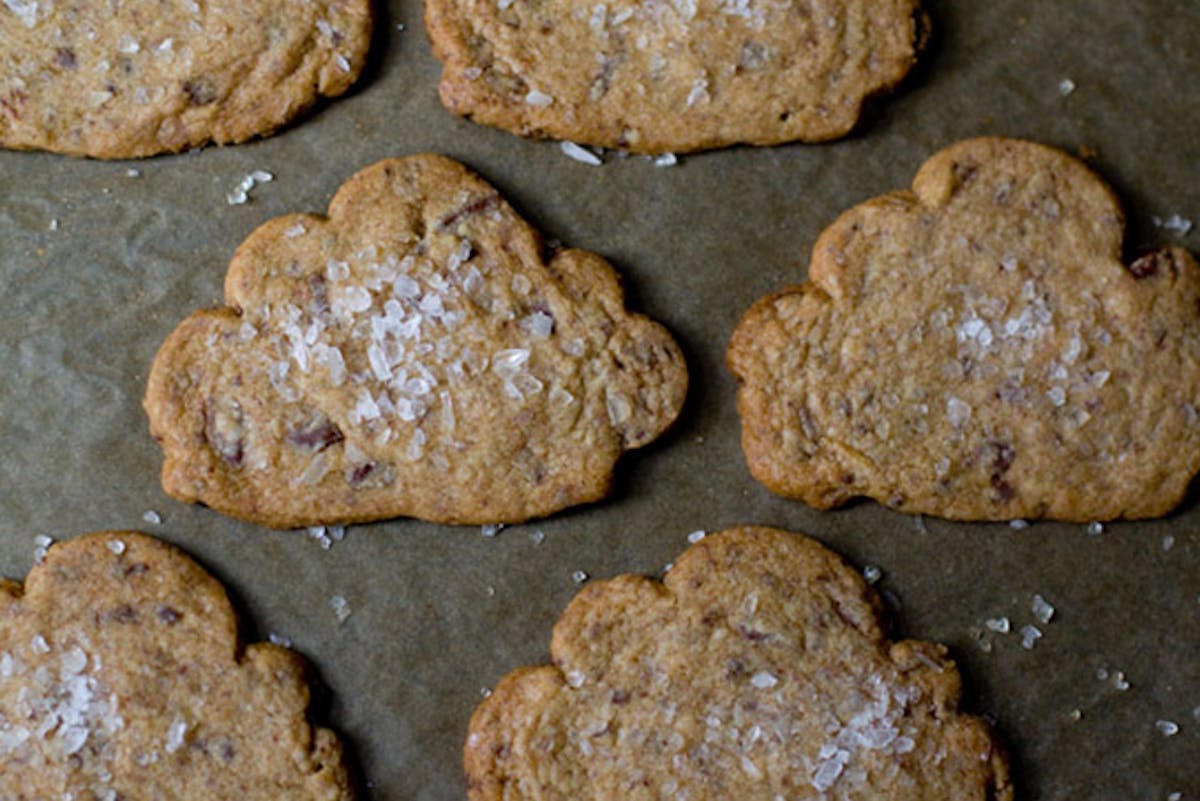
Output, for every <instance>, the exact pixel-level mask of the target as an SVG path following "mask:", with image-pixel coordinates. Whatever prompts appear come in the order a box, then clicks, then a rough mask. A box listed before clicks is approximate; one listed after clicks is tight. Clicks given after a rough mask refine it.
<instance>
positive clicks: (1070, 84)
mask: <svg viewBox="0 0 1200 801" xmlns="http://www.w3.org/2000/svg"><path fill="white" fill-rule="evenodd" d="M1074 91H1075V82H1074V81H1072V80H1071V79H1070V78H1063V79H1062V80H1061V81H1059V83H1058V93H1059V94H1060V95H1062V96H1063V97H1066V96H1067V95H1069V94H1071V93H1072V92H1074Z"/></svg>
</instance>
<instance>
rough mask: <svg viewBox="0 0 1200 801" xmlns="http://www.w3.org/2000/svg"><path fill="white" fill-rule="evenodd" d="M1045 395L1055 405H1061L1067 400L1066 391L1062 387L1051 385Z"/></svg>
mask: <svg viewBox="0 0 1200 801" xmlns="http://www.w3.org/2000/svg"><path fill="white" fill-rule="evenodd" d="M1046 397H1047V398H1049V399H1050V402H1051V403H1052V404H1054V405H1055V406H1062V405H1063V404H1064V403H1066V402H1067V392H1066V390H1064V389H1063V388H1062V387H1051V388H1050V390H1049V391H1048V392H1047V393H1046Z"/></svg>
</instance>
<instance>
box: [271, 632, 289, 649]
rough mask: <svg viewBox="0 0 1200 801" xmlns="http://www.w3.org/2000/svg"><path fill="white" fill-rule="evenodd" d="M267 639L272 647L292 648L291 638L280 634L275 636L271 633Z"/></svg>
mask: <svg viewBox="0 0 1200 801" xmlns="http://www.w3.org/2000/svg"><path fill="white" fill-rule="evenodd" d="M267 639H268V640H269V641H270V642H271V643H272V644H273V645H280V646H283V647H284V648H291V647H292V638H291V637H285V636H283V635H282V634H276V633H275V632H273V631H272V632H271V633H270V634H268V635H267Z"/></svg>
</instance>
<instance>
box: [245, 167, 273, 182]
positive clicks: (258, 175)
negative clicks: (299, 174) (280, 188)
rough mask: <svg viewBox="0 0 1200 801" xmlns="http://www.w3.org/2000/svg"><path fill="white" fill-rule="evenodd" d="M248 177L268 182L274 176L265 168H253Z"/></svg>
mask: <svg viewBox="0 0 1200 801" xmlns="http://www.w3.org/2000/svg"><path fill="white" fill-rule="evenodd" d="M250 177H251V178H253V179H254V180H255V181H257V182H258V183H260V184H265V183H270V182H271V181H274V180H275V176H274V175H273V174H272V173H269V172H267V171H266V170H255V171H254V172H252V173H250Z"/></svg>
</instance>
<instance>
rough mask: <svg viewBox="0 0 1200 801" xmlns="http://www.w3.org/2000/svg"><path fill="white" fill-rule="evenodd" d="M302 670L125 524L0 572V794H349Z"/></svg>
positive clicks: (216, 590) (338, 800)
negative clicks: (310, 713) (247, 639)
mask: <svg viewBox="0 0 1200 801" xmlns="http://www.w3.org/2000/svg"><path fill="white" fill-rule="evenodd" d="M308 701H309V694H308V686H307V684H306V681H305V677H304V664H303V662H302V661H301V659H300V658H299V657H298V656H296V655H295V654H294V653H292V652H291V651H289V650H287V649H285V648H281V647H279V646H275V645H269V644H266V643H256V644H254V645H250V646H247V647H245V648H241V647H240V646H239V644H238V641H237V621H236V620H235V618H234V614H233V610H232V609H231V607H230V605H229V600H228V599H227V598H226V596H225V592H224V590H222V588H221V585H220V584H218V583H217V582H216V580H214V579H213V578H212V577H211V576H209V575H208V574H207V573H205V572H204V570H202V569H201V568H200V567H199V565H197V564H196V563H195V562H193V561H192V560H191V559H189V558H188V557H187V556H185V555H184V554H183V553H181V552H180V551H178V550H176V549H175V548H173V547H171V546H169V545H166V544H164V543H162V542H159V541H158V540H155V539H152V538H150V537H147V536H145V535H142V534H136V533H134V532H128V531H122V532H106V533H101V534H91V535H88V536H85V537H79V538H77V539H73V540H70V541H68V542H63V543H59V544H58V545H55V546H54V547H52V548H51V549H50V551H49V553H48V554H47V556H46V558H45V561H44V563H42V564H39V565H36V566H34V568H33V570H31V571H30V573H29V579H28V581H27V582H26V584H25V586H24V588H22V587H21V585H20V584H17V583H16V582H11V581H0V798H5V799H30V801H32V799H60V798H74V799H80V801H83V800H84V799H95V801H113V799H130V801H133V800H134V799H150V798H171V799H180V800H181V801H182V800H184V799H239V800H240V801H254V800H255V799H263V801H267V800H268V799H269V801H277V799H281V798H287V799H295V800H296V801H301V800H308V799H311V800H312V801H318V800H319V801H348V799H350V798H352V797H353V796H352V793H351V791H350V789H349V784H348V781H347V777H346V770H345V767H344V765H343V763H342V755H341V747H340V746H339V745H338V742H337V739H336V738H335V737H334V735H333V733H332V732H330V731H328V730H326V729H320V728H314V727H313V726H312V725H310V724H309V722H308V721H307V720H306V718H305V709H306V707H307V706H308Z"/></svg>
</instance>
